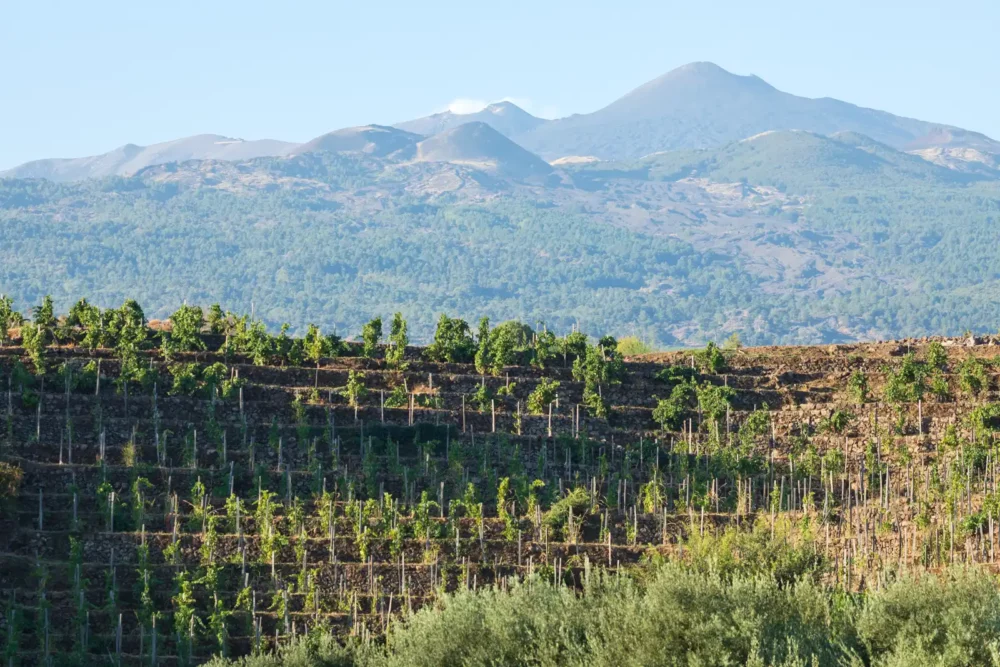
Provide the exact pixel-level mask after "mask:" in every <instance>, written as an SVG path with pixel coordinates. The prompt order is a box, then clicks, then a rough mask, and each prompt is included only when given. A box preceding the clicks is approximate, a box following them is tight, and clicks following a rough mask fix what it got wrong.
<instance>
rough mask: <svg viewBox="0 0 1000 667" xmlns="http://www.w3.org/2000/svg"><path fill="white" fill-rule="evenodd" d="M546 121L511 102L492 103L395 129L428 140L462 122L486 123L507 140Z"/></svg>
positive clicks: (404, 124)
mask: <svg viewBox="0 0 1000 667" xmlns="http://www.w3.org/2000/svg"><path fill="white" fill-rule="evenodd" d="M547 122H548V121H546V120H545V119H543V118H536V117H535V116H532V115H531V114H530V113H528V112H527V111H525V110H524V109H522V108H521V107H519V106H517V105H516V104H514V103H512V102H495V103H493V104H490V105H489V106H487V107H486V108H485V109H483V110H482V111H477V112H476V113H469V114H458V113H452V112H451V111H444V112H442V113H436V114H433V115H431V116H426V117H424V118H417V119H416V120H410V121H405V122H402V123H397V124H396V125H395V127H398V128H399V129H401V130H406V131H408V132H415V133H417V134H422V135H424V136H427V137H429V136H431V135H434V134H440V133H441V132H444V131H445V130H450V129H452V128H455V127H458V126H459V125H464V124H465V123H486V124H487V125H489V126H490V127H492V128H493V129H494V130H496V131H497V132H499V133H500V134H502V135H504V136H505V137H508V138H509V137H513V136H516V135H518V134H521V133H524V132H528V131H530V130H533V129H535V128H536V127H538V126H539V125H543V124H545V123H547Z"/></svg>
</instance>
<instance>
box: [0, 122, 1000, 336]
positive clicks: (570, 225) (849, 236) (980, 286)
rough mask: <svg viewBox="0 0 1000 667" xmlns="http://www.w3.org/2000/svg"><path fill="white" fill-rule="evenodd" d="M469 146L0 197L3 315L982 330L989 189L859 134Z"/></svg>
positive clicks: (258, 162) (991, 217) (179, 169)
mask: <svg viewBox="0 0 1000 667" xmlns="http://www.w3.org/2000/svg"><path fill="white" fill-rule="evenodd" d="M486 129H487V130H488V129H489V128H486ZM369 134H370V133H369ZM366 136H368V135H366ZM378 136H380V135H378V134H377V133H376V134H371V137H374V139H371V138H369V139H365V141H367V142H371V141H376V142H377V141H380V139H378ZM468 136H470V133H468V132H465V133H461V132H460V133H455V132H451V133H446V134H444V135H440V136H439V137H438V138H436V139H435V141H434V142H433V153H434V156H437V157H434V156H431V157H430V158H429V159H431V160H452V159H454V160H460V162H457V163H456V162H444V161H426V162H414V161H412V159H411V158H412V156H411V155H410V154H408V153H405V151H404V154H402V155H401V154H400V152H399V151H398V150H397V149H392V150H395V151H396V152H394V153H393V152H383V150H382V149H381V148H375V147H374V146H375V144H372V146H373V148H372V149H371V151H374V153H377V154H379V155H381V157H378V156H376V154H373V153H372V152H371V151H369V152H361V153H350V154H347V153H330V152H315V153H305V154H301V155H295V156H292V157H286V158H258V159H255V160H250V161H244V162H216V161H193V162H184V163H180V164H177V163H172V164H167V165H158V166H153V167H149V168H147V169H145V170H143V171H141V172H140V173H138V174H136V175H135V176H132V177H127V178H125V177H111V178H107V179H103V180H91V181H83V182H79V183H66V184H54V183H51V182H47V181H41V180H30V179H20V180H15V179H7V180H0V286H2V289H3V291H5V292H6V293H8V294H9V295H11V296H13V297H14V298H15V300H16V301H17V302H18V303H19V304H21V305H25V304H28V303H34V302H37V301H38V300H39V299H40V298H41V296H42V295H43V294H44V293H48V292H52V293H53V295H54V296H55V298H56V303H57V304H58V305H59V306H60V307H64V308H65V307H68V306H69V304H70V302H71V300H72V299H73V298H74V297H75V296H76V295H77V294H79V293H83V292H85V293H88V294H92V295H93V298H94V299H95V301H96V302H98V303H100V304H101V305H105V306H110V305H113V304H115V303H118V302H120V301H121V300H122V299H123V298H125V296H127V295H131V296H137V297H139V298H140V299H141V300H142V301H143V303H144V304H146V305H147V308H148V309H149V313H150V314H151V315H154V316H164V315H166V314H167V313H169V312H172V310H173V309H175V308H176V307H177V306H179V305H180V304H181V303H183V302H185V301H186V302H188V303H208V302H212V301H224V302H226V303H231V304H233V305H234V306H237V307H239V308H241V309H243V310H245V311H248V312H249V311H250V310H251V307H253V309H254V311H255V312H256V313H257V314H258V315H259V316H260V317H261V318H263V320H264V321H265V322H266V323H267V324H268V326H270V327H272V328H277V327H278V326H280V324H281V323H283V322H288V323H290V324H291V325H292V330H293V331H304V329H305V326H306V325H307V324H308V323H310V322H314V323H316V324H319V325H321V326H323V327H325V328H328V329H334V328H336V329H337V330H338V331H340V332H342V333H343V334H344V335H352V334H356V333H357V332H358V331H359V329H360V325H361V324H362V322H363V321H364V319H365V318H366V317H368V316H369V314H370V313H373V312H381V313H389V312H394V311H396V310H400V311H402V312H404V313H405V314H406V316H407V317H408V318H409V320H410V321H411V328H412V332H413V335H414V339H415V340H422V341H426V340H428V339H429V337H430V334H431V332H432V327H433V323H434V321H435V320H436V318H437V315H438V314H439V313H440V312H442V311H447V312H449V313H453V314H456V315H462V316H465V317H472V316H474V315H477V314H479V313H488V314H489V315H490V316H491V317H493V318H494V319H497V320H503V319H513V318H516V319H520V320H523V321H525V322H529V323H532V324H538V323H539V322H545V323H546V324H547V325H548V326H549V327H550V328H552V329H554V330H557V331H567V330H569V329H570V328H571V327H573V326H574V325H579V326H582V327H583V328H585V329H591V330H602V331H610V332H614V333H616V334H619V335H626V334H636V335H639V336H640V337H642V338H644V339H645V340H647V341H648V342H650V343H653V344H656V345H661V346H672V345H687V344H702V343H704V342H705V341H706V340H709V339H713V338H715V339H721V338H724V337H726V336H727V335H729V333H731V332H734V331H736V332H739V334H740V335H741V336H742V337H743V339H744V340H745V341H747V342H750V343H755V344H764V343H776V342H815V343H818V342H829V341H838V340H853V339H877V338H887V337H893V336H902V335H921V334H927V333H936V332H950V333H956V334H958V333H962V332H963V331H964V330H966V329H972V330H977V331H978V330H983V329H984V328H986V329H993V328H995V326H996V323H998V322H1000V306H998V304H997V303H996V301H995V299H993V298H992V296H991V295H992V293H993V290H994V288H995V286H996V282H997V277H998V276H1000V255H998V254H997V253H996V250H995V243H994V242H993V241H994V238H995V232H994V227H995V224H996V221H997V219H998V216H1000V180H998V178H997V173H996V172H994V171H991V170H989V169H987V168H986V167H985V166H983V167H982V169H979V170H975V171H959V170H956V169H948V168H945V167H942V166H938V165H935V164H931V163H930V162H927V161H925V160H923V159H920V158H918V157H916V156H913V155H909V154H906V153H902V152H899V151H896V150H895V149H892V148H890V147H888V146H885V145H883V144H879V143H877V142H874V141H872V140H870V139H867V138H865V137H861V136H860V135H852V134H845V135H837V136H835V137H821V136H819V135H814V134H809V133H804V132H774V133H768V134H764V135H761V136H759V137H754V138H751V139H748V140H744V141H740V142H736V143H734V144H731V145H729V146H726V147H723V148H720V149H712V150H706V151H681V152H677V153H664V154H659V155H655V156H651V157H649V158H646V159H644V160H640V161H637V162H626V163H615V162H598V163H591V164H581V165H561V166H560V167H559V168H558V169H555V170H552V171H551V172H550V173H547V174H546V173H545V170H542V169H537V168H536V166H535V165H536V163H535V162H532V161H531V160H533V158H531V157H530V155H529V154H526V153H519V152H517V150H519V149H517V147H516V146H514V145H513V144H510V143H509V142H507V144H506V145H501V144H500V143H499V141H506V140H504V139H503V137H501V136H500V135H499V134H496V133H494V136H495V137H497V138H499V140H494V139H489V140H488V141H484V140H481V139H477V142H478V143H477V142H472V141H471V140H470V141H467V142H466V139H468ZM460 142H465V143H460ZM422 145H423V144H422ZM427 145H431V144H427ZM390 148H391V147H390ZM386 150H387V151H388V150H389V149H388V148H387V149H386ZM414 150H416V149H414ZM491 151H495V154H494V153H492V152H491ZM524 156H528V157H524Z"/></svg>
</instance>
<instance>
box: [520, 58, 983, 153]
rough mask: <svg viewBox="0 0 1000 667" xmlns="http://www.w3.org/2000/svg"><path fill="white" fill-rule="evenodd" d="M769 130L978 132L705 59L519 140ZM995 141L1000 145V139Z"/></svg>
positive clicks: (961, 141) (598, 147)
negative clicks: (818, 93)
mask: <svg viewBox="0 0 1000 667" xmlns="http://www.w3.org/2000/svg"><path fill="white" fill-rule="evenodd" d="M769 130H806V131H809V132H815V133H818V134H824V135H830V134H834V133H836V132H844V131H850V132H857V133H860V134H864V135H866V136H869V137H871V138H873V139H875V140H876V141H879V142H881V143H884V144H887V145H889V146H892V147H894V148H904V147H906V148H907V149H908V150H919V149H922V148H927V147H929V146H931V145H937V143H938V142H939V141H940V140H941V138H943V137H947V139H946V145H947V146H948V147H964V146H966V145H968V142H969V140H970V136H971V135H974V134H975V133H966V132H965V131H962V130H959V129H958V128H950V127H948V126H944V125H939V124H934V123H928V122H925V121H920V120H914V119H911V118H903V117H900V116H894V115H892V114H890V113H886V112H884V111H876V110H874V109H865V108H863V107H858V106H855V105H853V104H848V103H846V102H841V101H839V100H835V99H830V98H821V99H810V98H805V97H798V96H796V95H791V94H789V93H784V92H782V91H780V90H778V89H776V88H774V87H773V86H771V85H770V84H768V83H766V82H765V81H763V80H762V79H760V78H758V77H756V76H739V75H736V74H732V73H730V72H727V71H726V70H724V69H722V68H721V67H719V66H717V65H714V64H712V63H703V62H702V63H691V64H689V65H685V66H683V67H679V68H677V69H675V70H672V71H670V72H668V73H666V74H664V75H663V76H660V77H658V78H656V79H654V80H652V81H650V82H648V83H646V84H644V85H642V86H640V87H638V88H636V89H635V90H633V91H632V92H630V93H628V94H627V95H625V96H624V97H622V98H621V99H618V100H616V101H615V102H612V103H611V104H609V105H608V106H606V107H604V108H603V109H600V110H598V111H595V112H593V113H589V114H582V115H574V116H570V117H568V118H563V119H560V120H555V121H551V122H548V123H544V124H540V125H538V126H537V127H534V128H532V129H530V130H527V131H524V132H519V133H517V134H514V135H512V138H513V139H514V140H515V141H517V142H518V143H520V144H521V145H522V146H524V147H525V148H527V149H528V150H531V151H533V152H535V153H537V154H539V155H541V156H542V157H544V158H546V159H554V158H559V157H563V156H566V155H594V156H597V157H599V158H602V159H628V158H637V157H641V156H643V155H648V154H650V153H655V152H659V151H672V150H678V149H684V148H711V147H716V146H720V145H724V144H727V143H729V142H731V141H736V140H739V139H743V138H746V137H750V136H753V135H756V134H760V133H761V132H767V131H769ZM975 136H976V137H982V135H975ZM982 138H983V139H987V138H985V137H982ZM977 141H978V139H977ZM987 141H991V140H988V139H987ZM990 146H991V150H992V149H994V148H996V147H997V146H996V144H995V142H991V143H990ZM997 152H998V153H1000V151H997Z"/></svg>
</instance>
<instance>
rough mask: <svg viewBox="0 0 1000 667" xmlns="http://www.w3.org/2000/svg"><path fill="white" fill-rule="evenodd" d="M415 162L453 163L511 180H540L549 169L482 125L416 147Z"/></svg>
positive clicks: (461, 128)
mask: <svg viewBox="0 0 1000 667" xmlns="http://www.w3.org/2000/svg"><path fill="white" fill-rule="evenodd" d="M416 159H417V161H418V162H454V163H458V164H467V165H470V166H473V167H477V168H479V169H484V170H487V171H495V172H497V173H498V174H501V175H503V176H508V177H512V178H519V177H522V178H523V177H527V176H544V175H546V174H548V173H550V172H551V171H552V167H551V166H550V165H549V164H548V163H547V162H545V161H544V160H542V159H540V158H539V157H538V156H536V155H533V154H531V153H529V152H528V151H526V150H524V149H523V148H521V147H520V146H518V145H517V144H515V143H514V142H513V141H511V140H510V139H507V138H506V137H505V136H503V135H502V134H500V133H499V132H497V131H496V130H494V129H493V128H492V127H490V126H489V125H487V124H486V123H479V122H474V123H465V124H463V125H459V126H458V127H455V128H452V129H450V130H445V131H444V132H441V133H440V134H436V135H434V136H433V137H430V138H429V139H425V140H424V141H421V142H420V143H419V144H417V154H416Z"/></svg>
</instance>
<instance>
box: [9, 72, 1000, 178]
mask: <svg viewBox="0 0 1000 667" xmlns="http://www.w3.org/2000/svg"><path fill="white" fill-rule="evenodd" d="M477 122H480V123H484V124H486V125H488V126H489V127H491V128H493V129H494V130H496V131H497V132H498V133H499V134H501V135H503V136H505V137H506V138H508V139H510V140H511V141H513V142H514V143H516V144H518V145H519V146H520V147H521V148H523V149H525V150H526V151H529V152H531V153H534V154H535V155H537V156H538V157H540V158H541V159H543V160H545V161H549V162H555V161H559V160H562V159H564V158H572V159H578V158H586V159H591V158H598V159H601V160H630V159H636V158H639V157H642V156H644V155H649V154H654V153H658V152H662V151H675V150H682V149H695V148H715V147H719V146H724V145H727V144H729V143H731V142H733V141H737V140H739V139H744V138H747V137H750V136H755V135H757V134H760V133H762V132H766V131H771V130H792V129H801V130H806V131H810V132H815V133H818V134H823V135H832V134H835V133H837V132H844V131H849V132H858V133H861V134H864V135H866V136H869V137H871V138H872V139H874V140H876V141H878V142H880V143H884V144H887V145H889V146H892V147H893V148H897V149H905V150H907V151H909V152H911V153H913V154H915V155H918V156H920V157H921V158H923V159H925V160H928V161H930V162H933V163H935V164H939V165H942V166H947V167H949V168H951V169H954V170H957V171H970V172H979V173H989V171H990V170H994V169H995V167H996V166H997V165H1000V142H997V141H995V140H993V139H991V138H990V137H987V136H986V135H984V134H981V133H977V132H973V131H970V130H964V129H962V128H957V127H953V126H950V125H946V124H941V123H933V122H928V121H922V120H917V119H913V118H907V117H903V116H896V115H894V114H891V113H888V112H885V111H879V110H877V109H868V108H865V107H860V106H856V105H854V104H850V103H848V102H842V101H840V100H837V99H834V98H830V97H822V98H807V97H800V96H796V95H793V94H791V93H786V92H783V91H780V90H778V89H777V88H775V87H774V86H772V85H771V84H769V83H767V82H766V81H765V80H764V79H762V78H760V77H758V76H756V75H738V74H733V73H731V72H728V71H727V70H725V69H723V68H722V67H719V66H718V65H715V64H714V63H710V62H694V63H689V64H687V65H683V66H681V67H678V68H675V69H673V70H670V71H668V72H666V73H665V74H662V75H660V76H659V77H656V78H655V79H652V80H650V81H648V82H646V83H644V84H642V85H640V86H638V87H636V88H635V89H633V90H631V91H629V92H628V93H626V94H625V95H623V96H621V97H620V98H618V99H616V100H614V101H612V102H611V103H609V104H608V105H606V106H604V107H602V108H601V109H598V110H597V111H594V112H592V113H588V114H574V115H572V116H568V117H565V118H560V119H556V120H546V119H542V118H538V117H535V116H533V115H531V114H529V113H528V112H526V111H524V110H523V109H521V108H520V107H518V106H517V105H516V104H514V103H512V102H509V101H502V102H496V103H493V104H490V105H488V106H487V107H486V108H484V109H482V110H481V111H478V112H475V113H471V114H456V113H453V112H451V111H445V112H441V113H437V114H432V115H431V116H426V117H423V118H417V119H413V120H410V121H403V122H400V123H396V124H395V125H394V126H392V129H394V130H396V131H399V132H408V133H410V134H411V135H420V137H423V139H420V140H425V139H426V138H427V137H431V136H436V135H438V134H441V133H442V132H446V131H449V130H452V129H454V128H456V127H459V126H461V125H463V124H468V123H477ZM361 128H368V129H367V130H364V132H366V133H367V134H364V135H362V134H359V132H361V131H360V130H358V129H357V128H344V129H341V130H335V131H334V132H330V133H327V134H324V135H321V136H320V137H316V138H314V139H312V140H310V141H308V142H306V143H304V144H296V143H290V142H282V141H276V140H266V139H265V140H258V141H242V140H234V139H229V138H227V137H224V136H221V135H197V136H195V137H187V138H183V139H178V140H174V141H170V142H163V143H160V144H154V145H152V146H146V147H142V146H136V145H134V144H126V145H125V146H122V147H119V148H117V149H115V150H113V151H110V152H108V153H105V154H102V155H97V156H90V157H85V158H69V159H46V160H36V161H33V162H29V163H25V164H23V165H20V166H18V167H14V168H13V169H10V170H7V171H4V172H0V178H48V179H49V180H54V181H73V180H81V179H85V178H94V177H97V178H99V177H103V176H108V175H128V174H131V173H135V172H136V171H138V170H139V169H142V168H143V167H146V166H150V165H155V164H162V163H166V162H181V161H184V160H189V159H212V160H216V159H233V160H242V159H252V158H255V157H267V156H279V155H285V154H289V153H292V152H297V153H302V152H308V151H310V150H335V151H338V150H346V151H348V152H351V151H355V150H362V151H364V150H367V151H375V152H378V153H379V154H380V155H381V154H385V153H384V152H383V151H389V152H392V151H393V150H403V151H404V153H405V152H407V151H412V150H414V148H413V146H415V144H416V143H418V141H419V140H418V139H417V138H416V136H412V137H408V138H407V137H405V135H391V130H390V128H388V127H387V126H378V125H366V126H361ZM374 128H382V129H379V130H375V129H374ZM376 131H377V132H379V133H385V134H383V135H382V136H381V137H379V138H378V141H375V142H374V143H372V142H370V141H368V140H369V139H373V137H374V135H373V134H372V133H373V132H376ZM390 136H392V137H394V138H392V139H391V140H390V139H389V138H388V137H390ZM387 141H388V142H389V144H391V146H394V148H393V149H392V150H389V145H386V142H387ZM352 142H360V143H352ZM984 170H986V171H984Z"/></svg>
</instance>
